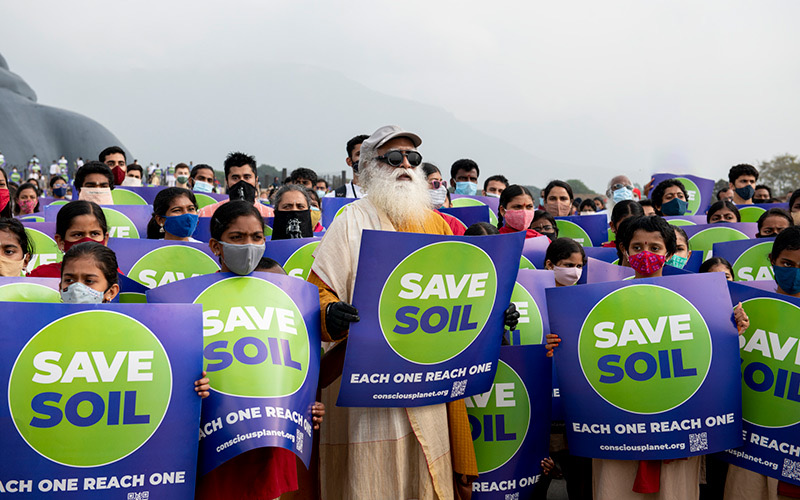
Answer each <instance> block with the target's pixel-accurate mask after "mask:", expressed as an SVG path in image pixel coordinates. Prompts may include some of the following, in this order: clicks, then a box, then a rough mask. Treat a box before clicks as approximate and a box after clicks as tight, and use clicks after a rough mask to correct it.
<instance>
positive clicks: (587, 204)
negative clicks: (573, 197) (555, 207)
mask: <svg viewBox="0 0 800 500" xmlns="http://www.w3.org/2000/svg"><path fill="white" fill-rule="evenodd" d="M583 207H589V209H591V211H592V212H597V206H596V205H595V204H594V200H593V199H591V198H586V199H585V200H583V201H582V202H581V204H580V205H579V206H578V212H583Z"/></svg>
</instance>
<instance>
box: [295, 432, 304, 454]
mask: <svg viewBox="0 0 800 500" xmlns="http://www.w3.org/2000/svg"><path fill="white" fill-rule="evenodd" d="M294 447H295V448H297V451H299V452H300V453H302V452H303V430H302V429H297V433H296V434H295V438H294Z"/></svg>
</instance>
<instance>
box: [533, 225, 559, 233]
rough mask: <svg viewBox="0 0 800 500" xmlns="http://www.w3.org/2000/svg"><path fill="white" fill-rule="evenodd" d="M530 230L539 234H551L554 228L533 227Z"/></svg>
mask: <svg viewBox="0 0 800 500" xmlns="http://www.w3.org/2000/svg"><path fill="white" fill-rule="evenodd" d="M531 229H533V230H534V231H539V232H540V233H549V232H552V231H554V230H555V228H554V227H553V226H549V225H548V226H540V227H534V228H531Z"/></svg>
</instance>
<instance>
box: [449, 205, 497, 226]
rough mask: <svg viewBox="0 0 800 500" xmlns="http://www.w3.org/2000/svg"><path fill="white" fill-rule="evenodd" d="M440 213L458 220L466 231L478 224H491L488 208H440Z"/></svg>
mask: <svg viewBox="0 0 800 500" xmlns="http://www.w3.org/2000/svg"><path fill="white" fill-rule="evenodd" d="M439 211H440V212H441V213H443V214H447V215H452V216H453V217H455V218H456V219H458V220H459V222H461V223H462V224H464V228H465V229H466V228H468V227H469V226H471V225H473V224H475V223H477V222H489V207H488V206H476V207H453V208H440V209H439Z"/></svg>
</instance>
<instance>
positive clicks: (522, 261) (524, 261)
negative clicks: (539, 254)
mask: <svg viewBox="0 0 800 500" xmlns="http://www.w3.org/2000/svg"><path fill="white" fill-rule="evenodd" d="M519 268H520V269H536V266H534V265H533V262H531V261H530V259H528V258H527V257H525V256H524V255H521V256H520V258H519Z"/></svg>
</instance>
